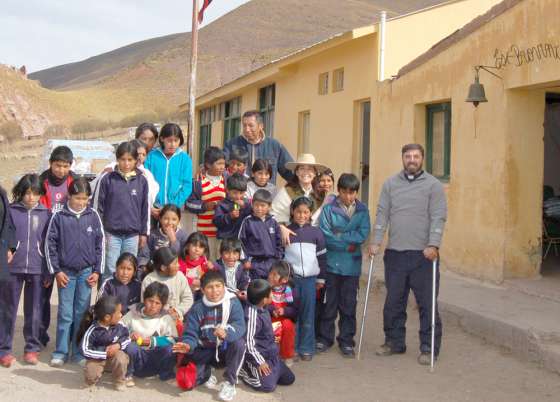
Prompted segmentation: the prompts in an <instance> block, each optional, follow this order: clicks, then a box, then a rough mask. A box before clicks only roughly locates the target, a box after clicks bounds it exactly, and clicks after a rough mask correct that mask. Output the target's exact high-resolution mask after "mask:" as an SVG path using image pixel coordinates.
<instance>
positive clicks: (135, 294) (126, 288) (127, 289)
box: [97, 277, 142, 315]
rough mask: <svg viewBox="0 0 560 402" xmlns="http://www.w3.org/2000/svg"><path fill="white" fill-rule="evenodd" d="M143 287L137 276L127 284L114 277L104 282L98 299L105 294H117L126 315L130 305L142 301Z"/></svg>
mask: <svg viewBox="0 0 560 402" xmlns="http://www.w3.org/2000/svg"><path fill="white" fill-rule="evenodd" d="M141 289H142V283H141V282H140V281H139V280H137V279H135V278H133V279H132V280H131V281H130V282H129V283H127V284H126V285H125V284H123V283H121V282H120V281H119V280H118V279H117V278H115V277H113V278H109V279H107V280H105V282H103V284H102V285H101V288H99V292H98V293H97V300H99V299H100V298H101V296H105V295H108V296H115V297H116V298H117V299H118V300H119V303H120V304H121V307H122V309H121V310H122V314H123V315H125V314H126V313H127V312H128V307H129V306H132V305H133V304H136V303H140V293H141Z"/></svg>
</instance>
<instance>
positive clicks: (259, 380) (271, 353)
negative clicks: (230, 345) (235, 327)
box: [239, 279, 295, 392]
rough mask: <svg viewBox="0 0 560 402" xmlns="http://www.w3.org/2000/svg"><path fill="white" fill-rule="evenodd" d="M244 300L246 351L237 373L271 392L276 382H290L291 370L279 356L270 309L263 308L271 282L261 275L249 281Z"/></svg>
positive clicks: (249, 382)
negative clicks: (245, 300) (261, 277)
mask: <svg viewBox="0 0 560 402" xmlns="http://www.w3.org/2000/svg"><path fill="white" fill-rule="evenodd" d="M247 300H248V302H249V303H248V304H247V306H246V307H245V318H246V320H247V335H246V338H247V342H246V343H247V353H246V355H245V362H244V363H243V368H242V369H241V371H240V372H239V376H240V377H241V379H242V380H243V382H245V384H247V385H249V386H250V387H251V388H253V389H255V390H257V391H262V392H272V391H274V390H275V389H276V386H277V385H291V384H293V383H294V381H295V376H294V373H293V372H292V371H291V370H290V369H289V368H288V366H286V364H285V363H284V362H283V361H282V360H280V357H279V355H278V346H277V345H276V343H275V341H274V332H273V330H272V321H271V319H270V312H269V311H268V309H267V308H266V306H268V305H269V304H270V303H271V302H272V288H271V286H270V284H269V283H268V282H267V281H265V280H263V279H256V280H255V281H253V282H251V284H250V285H249V288H248V289H247Z"/></svg>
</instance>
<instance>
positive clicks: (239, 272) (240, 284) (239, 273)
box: [214, 259, 249, 292]
mask: <svg viewBox="0 0 560 402" xmlns="http://www.w3.org/2000/svg"><path fill="white" fill-rule="evenodd" d="M214 269H215V270H216V271H218V272H219V273H220V274H222V278H224V283H225V284H226V287H228V286H227V278H226V267H225V264H224V262H223V261H222V259H219V260H218V261H216V263H215V264H214ZM248 286H249V275H248V274H247V271H246V270H245V269H243V264H242V263H241V262H239V263H238V265H237V269H236V270H235V289H231V288H229V287H228V289H230V290H231V291H232V292H235V291H237V290H241V291H245V290H247V287H248Z"/></svg>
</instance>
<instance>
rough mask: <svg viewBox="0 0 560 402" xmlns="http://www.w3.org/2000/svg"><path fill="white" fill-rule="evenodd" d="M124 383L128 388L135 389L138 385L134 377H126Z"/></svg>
mask: <svg viewBox="0 0 560 402" xmlns="http://www.w3.org/2000/svg"><path fill="white" fill-rule="evenodd" d="M124 383H125V385H126V386H127V387H134V386H135V385H136V383H135V382H134V378H132V377H126V378H125V379H124Z"/></svg>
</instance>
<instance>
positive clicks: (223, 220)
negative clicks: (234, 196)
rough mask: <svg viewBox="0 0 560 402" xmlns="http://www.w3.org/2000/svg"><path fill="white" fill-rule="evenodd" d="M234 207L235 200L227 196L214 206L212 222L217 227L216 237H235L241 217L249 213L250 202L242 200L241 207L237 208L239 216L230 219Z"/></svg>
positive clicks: (239, 226) (237, 233)
mask: <svg viewBox="0 0 560 402" xmlns="http://www.w3.org/2000/svg"><path fill="white" fill-rule="evenodd" d="M234 207H235V202H233V201H232V200H230V199H229V198H227V197H226V198H225V199H223V200H222V201H220V202H219V203H218V205H217V206H216V209H215V211H214V218H213V219H212V223H213V224H214V225H215V226H216V228H217V229H218V235H217V237H218V239H228V238H235V239H237V237H238V236H239V229H241V223H242V222H243V219H245V217H246V216H249V215H251V203H249V201H248V200H247V199H245V200H244V203H243V207H241V208H240V209H239V218H237V219H232V218H231V216H230V212H231V211H233V209H234Z"/></svg>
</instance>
